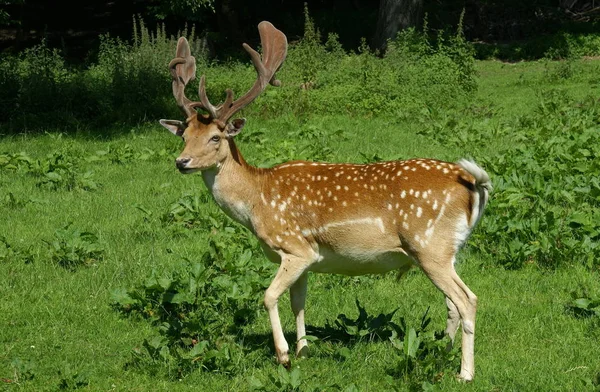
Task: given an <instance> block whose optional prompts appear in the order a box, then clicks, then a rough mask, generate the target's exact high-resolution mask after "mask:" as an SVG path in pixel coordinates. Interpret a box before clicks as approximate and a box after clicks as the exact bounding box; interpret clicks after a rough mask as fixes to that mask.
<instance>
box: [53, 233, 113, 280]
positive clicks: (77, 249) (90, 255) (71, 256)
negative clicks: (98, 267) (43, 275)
mask: <svg viewBox="0 0 600 392" xmlns="http://www.w3.org/2000/svg"><path fill="white" fill-rule="evenodd" d="M44 242H45V243H46V245H47V246H48V250H49V253H50V259H51V260H52V262H54V263H56V264H58V265H60V266H61V267H64V268H65V269H68V270H71V271H74V270H76V269H77V268H78V267H81V266H92V265H95V264H96V263H97V262H99V261H101V260H102V259H103V258H104V253H105V249H104V247H103V246H102V245H101V244H100V243H99V242H98V237H97V236H96V235H95V234H94V233H91V232H88V231H81V230H79V229H77V228H75V227H73V226H72V224H70V223H69V224H67V225H65V226H64V227H63V228H60V229H58V230H56V231H55V233H54V239H53V240H52V241H44Z"/></svg>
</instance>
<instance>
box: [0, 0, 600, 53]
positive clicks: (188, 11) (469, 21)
mask: <svg viewBox="0 0 600 392" xmlns="http://www.w3.org/2000/svg"><path fill="white" fill-rule="evenodd" d="M305 4H306V5H307V7H308V9H309V10H310V12H311V15H312V17H313V19H314V21H315V25H316V26H318V27H319V29H320V30H321V33H322V34H323V36H325V37H326V36H327V34H328V33H331V32H334V33H336V34H338V36H339V41H340V43H341V44H342V45H343V47H344V48H345V49H347V50H352V49H355V48H357V47H358V46H359V45H360V41H361V39H362V38H365V39H366V40H367V42H369V44H370V45H371V47H372V48H374V49H379V48H381V47H382V46H383V44H382V42H383V41H382V36H381V35H382V34H383V40H385V38H386V37H385V35H386V34H387V35H394V34H395V32H396V31H397V30H401V29H402V28H404V27H408V26H411V25H412V26H415V27H418V26H420V25H421V24H422V23H423V20H426V21H427V24H428V27H429V28H430V29H432V30H433V31H435V30H437V29H444V28H447V27H448V26H456V24H457V21H458V19H459V16H460V14H461V12H463V10H464V12H465V16H464V25H463V29H464V33H465V36H466V38H467V40H469V41H471V42H476V43H479V44H480V45H507V44H510V43H519V42H523V41H527V40H532V39H543V37H544V36H546V35H552V34H555V33H557V32H564V31H566V32H570V33H575V34H576V33H592V32H596V31H600V29H599V28H598V26H599V25H598V22H597V20H598V17H599V16H600V1H596V0H532V1H522V0H505V1H500V0H467V1H460V0H436V1H425V0H352V1H346V0H308V1H294V0H287V1H286V0H277V1H274V0H254V1H251V2H250V1H243V0H171V1H165V0H145V1H143V0H121V1H106V0H88V1H80V2H73V1H42V0H0V50H1V51H2V52H8V53H16V52H19V51H21V50H23V49H24V48H27V47H31V46H33V45H37V44H39V43H40V42H41V40H42V39H45V41H46V45H48V46H49V47H54V48H59V49H60V50H61V52H62V54H63V56H65V58H67V59H69V60H70V61H74V62H77V61H82V60H84V59H85V57H86V56H88V55H89V54H90V53H93V51H94V49H95V48H97V47H98V45H99V39H98V38H99V36H100V35H102V34H110V36H112V37H120V38H122V39H124V40H129V39H130V38H131V36H132V19H133V18H134V17H138V18H141V19H142V20H143V21H144V22H145V23H146V25H147V26H148V27H150V28H153V27H155V26H156V25H157V24H164V26H165V28H166V30H167V33H169V34H176V33H177V31H179V30H181V29H183V28H185V27H186V26H194V27H195V29H196V32H197V33H200V34H202V33H204V34H205V36H206V37H207V43H208V44H209V47H210V48H211V51H212V53H213V54H218V55H220V54H224V53H228V52H229V51H230V50H232V49H233V50H238V51H239V48H240V43H241V42H242V41H243V42H249V43H251V44H252V43H255V42H254V40H256V34H255V31H256V25H257V24H258V23H259V22H260V21H261V20H269V21H271V22H273V23H274V24H275V25H276V26H282V27H283V28H284V30H285V32H286V34H287V35H288V37H289V39H290V41H292V42H293V41H294V40H295V39H299V38H300V37H301V36H302V34H303V29H304V19H303V17H302V15H303V9H304V5H305ZM390 25H393V26H390ZM387 38H393V37H387Z"/></svg>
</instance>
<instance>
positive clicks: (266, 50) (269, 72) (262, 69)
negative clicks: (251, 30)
mask: <svg viewBox="0 0 600 392" xmlns="http://www.w3.org/2000/svg"><path fill="white" fill-rule="evenodd" d="M258 32H259V33H260V42H261V44H262V49H263V56H262V61H261V58H260V55H259V54H258V53H257V52H256V51H255V50H254V49H252V48H251V47H250V46H249V45H248V44H243V46H244V49H246V52H248V54H249V55H250V57H251V59H252V63H253V64H254V68H256V73H257V74H258V78H257V79H256V82H254V85H253V86H252V88H251V89H250V90H249V91H248V92H247V93H246V94H245V95H244V96H242V97H241V98H239V99H237V100H236V101H235V102H232V101H233V91H232V90H231V89H227V90H226V91H225V92H226V94H227V98H226V99H225V103H223V105H221V107H220V108H219V112H218V114H219V116H218V119H219V120H221V121H223V122H227V120H229V119H230V118H231V116H233V115H234V114H235V113H236V112H238V111H240V110H241V109H242V108H244V107H245V106H246V105H248V104H249V103H250V102H252V101H253V100H254V99H255V98H256V97H258V96H259V95H260V93H262V92H263V90H264V89H265V88H266V87H267V83H270V84H271V85H273V86H275V87H279V86H281V81H279V80H277V79H275V72H277V71H278V70H279V68H280V67H281V64H283V61H284V60H285V56H286V54H287V38H286V36H285V34H283V33H282V32H281V31H279V30H277V29H276V28H275V27H274V26H273V25H272V24H271V23H269V22H266V21H263V22H260V24H259V25H258ZM207 101H208V100H207Z"/></svg>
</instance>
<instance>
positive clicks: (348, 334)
mask: <svg viewBox="0 0 600 392" xmlns="http://www.w3.org/2000/svg"><path fill="white" fill-rule="evenodd" d="M356 307H357V308H358V317H357V318H356V319H352V318H349V317H348V316H346V315H345V314H343V313H342V314H339V315H338V316H337V318H336V319H335V320H334V322H333V325H332V324H331V323H330V322H329V321H327V323H326V325H325V329H326V330H332V331H337V334H334V335H333V336H332V338H333V339H336V340H350V341H352V340H356V341H360V340H363V339H365V340H382V339H388V338H390V337H392V336H394V335H398V334H402V331H403V329H404V327H403V325H398V324H396V323H394V322H393V321H392V318H393V317H394V314H395V313H396V311H397V310H394V311H392V312H390V313H380V314H379V315H378V316H376V317H374V316H372V315H369V314H368V313H367V311H366V310H365V308H364V307H362V306H361V305H360V302H359V301H358V300H356ZM403 322H404V320H402V323H403Z"/></svg>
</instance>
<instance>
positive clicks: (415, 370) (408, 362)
mask: <svg viewBox="0 0 600 392" xmlns="http://www.w3.org/2000/svg"><path fill="white" fill-rule="evenodd" d="M428 312H429V308H428V309H427V311H426V312H425V313H424V314H423V317H422V319H421V324H420V325H419V327H418V328H417V329H415V328H413V327H410V328H406V329H405V331H404V332H405V333H404V335H403V336H402V335H397V334H396V333H394V335H393V336H391V337H390V341H391V342H392V345H393V346H394V347H395V348H396V349H397V351H398V353H399V354H400V360H399V362H398V364H397V366H396V367H395V368H394V369H393V370H392V371H391V374H392V375H394V376H396V377H400V378H402V380H403V382H404V383H406V384H408V386H409V388H410V389H411V390H431V389H432V388H433V384H435V383H437V382H439V381H440V380H441V379H442V378H443V377H444V376H446V375H448V374H451V375H454V374H455V372H456V369H457V368H458V367H459V362H460V351H459V350H458V349H457V348H456V347H452V348H450V347H451V346H450V341H449V338H448V337H447V336H445V334H444V332H443V331H439V332H436V331H432V330H429V329H428V328H427V327H428V326H429V323H430V322H431V318H430V317H429V315H428Z"/></svg>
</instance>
